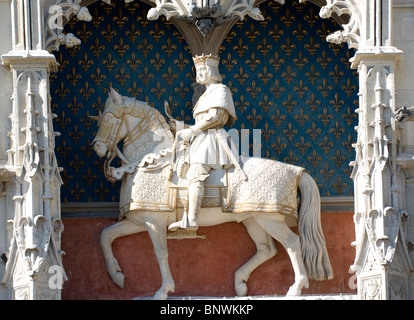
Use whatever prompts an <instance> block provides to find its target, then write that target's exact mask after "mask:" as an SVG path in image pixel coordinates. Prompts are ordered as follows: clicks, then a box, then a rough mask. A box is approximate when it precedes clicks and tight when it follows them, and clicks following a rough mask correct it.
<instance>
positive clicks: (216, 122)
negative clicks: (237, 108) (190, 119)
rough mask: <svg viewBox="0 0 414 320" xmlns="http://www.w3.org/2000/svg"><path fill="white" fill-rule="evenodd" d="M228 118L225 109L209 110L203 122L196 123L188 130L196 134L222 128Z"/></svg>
mask: <svg viewBox="0 0 414 320" xmlns="http://www.w3.org/2000/svg"><path fill="white" fill-rule="evenodd" d="M229 116H230V115H229V113H228V112H227V110H226V109H223V108H210V109H209V110H208V115H206V116H205V117H204V119H203V121H201V122H200V123H196V124H195V125H193V126H192V127H190V129H191V131H193V132H194V134H197V133H199V132H202V131H206V130H208V129H213V128H223V127H224V126H225V125H226V123H227V121H228V119H229Z"/></svg>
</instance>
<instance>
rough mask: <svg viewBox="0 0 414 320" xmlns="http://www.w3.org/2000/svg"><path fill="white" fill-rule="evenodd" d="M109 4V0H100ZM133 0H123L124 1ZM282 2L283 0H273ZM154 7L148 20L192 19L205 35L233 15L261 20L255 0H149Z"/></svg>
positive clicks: (149, 12)
mask: <svg viewBox="0 0 414 320" xmlns="http://www.w3.org/2000/svg"><path fill="white" fill-rule="evenodd" d="M102 1H104V2H105V3H108V4H110V3H111V0H102ZM131 1H133V0H125V2H126V3H128V2H131ZM273 1H275V2H278V3H280V4H284V3H285V0H273ZM151 2H153V3H154V4H155V8H152V9H151V10H149V11H148V16H147V17H148V20H157V19H158V18H159V17H160V16H161V15H163V16H165V17H166V18H167V20H169V19H170V18H171V17H176V18H179V19H183V20H189V21H192V22H193V23H194V24H195V25H196V26H197V28H198V29H199V30H200V32H201V34H202V35H203V36H206V35H207V34H208V33H209V32H210V31H211V30H212V29H213V28H214V26H215V25H216V24H218V25H220V24H222V23H224V22H226V21H229V20H230V19H232V18H233V17H238V18H239V19H240V20H243V19H244V17H245V16H246V15H247V16H249V17H251V18H253V19H254V20H260V21H261V20H263V19H264V17H263V15H262V13H261V12H260V9H259V8H257V7H255V3H256V0H193V1H184V0H151Z"/></svg>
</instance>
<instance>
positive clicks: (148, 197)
mask: <svg viewBox="0 0 414 320" xmlns="http://www.w3.org/2000/svg"><path fill="white" fill-rule="evenodd" d="M165 158H167V159H168V156H166V157H165ZM241 167H242V169H243V171H244V173H245V174H246V176H247V178H248V180H247V181H244V180H243V179H242V178H241V177H240V176H239V174H238V172H237V171H236V170H235V169H234V168H231V169H229V170H224V169H222V170H211V171H210V176H209V177H208V178H207V179H206V181H205V194H204V200H203V204H202V207H222V210H223V212H226V213H234V214H236V213H244V212H277V213H280V214H283V215H286V216H290V217H291V218H294V219H297V209H298V203H297V189H298V182H299V178H300V175H301V173H302V172H303V170H304V169H303V168H301V167H297V166H293V165H289V164H286V163H282V162H278V161H274V160H268V159H261V158H244V159H242V161H241ZM169 174H170V164H169V161H162V162H161V163H160V165H157V166H155V165H153V164H152V166H150V167H138V168H137V170H136V171H135V172H134V173H133V174H129V175H127V176H126V178H124V180H123V184H122V187H121V199H120V215H121V217H122V216H123V215H124V214H126V213H127V212H129V211H131V210H142V211H144V210H145V211H157V212H160V211H173V210H175V209H176V208H182V207H183V205H184V202H185V201H186V194H187V181H186V180H181V179H179V178H177V176H176V175H175V174H174V175H173V177H172V179H171V181H169V179H168V178H169Z"/></svg>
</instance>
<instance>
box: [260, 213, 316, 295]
mask: <svg viewBox="0 0 414 320" xmlns="http://www.w3.org/2000/svg"><path fill="white" fill-rule="evenodd" d="M255 219H256V221H257V222H258V223H259V224H260V225H261V226H262V227H263V229H265V230H266V231H267V232H268V233H269V234H270V235H271V236H272V237H273V238H275V239H276V240H277V241H279V242H280V243H281V244H282V246H283V247H284V248H285V249H286V252H287V253H288V255H289V258H290V260H291V262H292V267H293V271H294V273H295V283H294V284H293V285H292V286H290V288H289V290H288V292H287V294H286V295H287V296H299V295H300V294H301V292H302V288H308V287H309V280H308V276H307V272H306V268H305V265H304V263H303V258H302V251H301V247H300V240H299V236H298V235H297V234H295V233H294V232H293V231H292V230H290V228H289V227H288V225H287V224H286V223H285V221H284V218H283V217H282V216H280V215H277V214H262V215H258V216H256V217H255Z"/></svg>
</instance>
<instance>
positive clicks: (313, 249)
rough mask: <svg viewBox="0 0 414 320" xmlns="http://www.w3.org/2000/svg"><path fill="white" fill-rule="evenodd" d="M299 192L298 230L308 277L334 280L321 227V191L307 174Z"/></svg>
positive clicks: (301, 179) (304, 174)
mask: <svg viewBox="0 0 414 320" xmlns="http://www.w3.org/2000/svg"><path fill="white" fill-rule="evenodd" d="M299 190H300V198H301V202H300V209H299V214H298V230H299V237H300V243H301V249H302V256H303V262H304V264H305V267H306V271H307V273H308V277H309V278H310V279H313V280H319V281H321V280H329V279H332V278H333V272H332V266H331V263H330V261H329V256H328V250H327V249H326V242H325V237H324V235H323V231H322V225H321V205H320V203H321V200H320V195H319V189H318V186H317V184H316V182H315V180H313V178H312V177H311V176H310V175H309V174H308V173H306V172H303V173H302V175H301V177H300V180H299Z"/></svg>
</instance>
